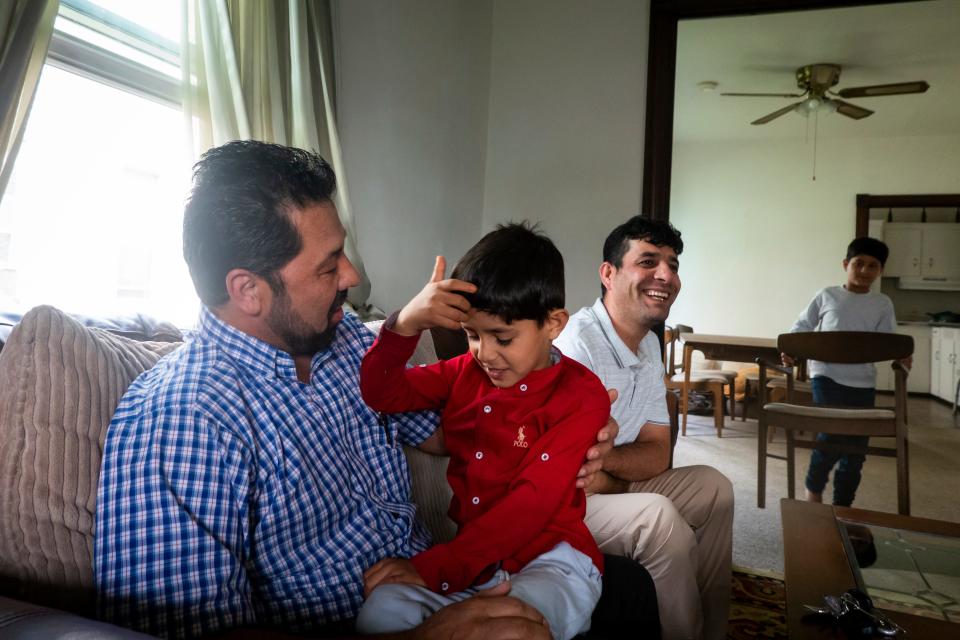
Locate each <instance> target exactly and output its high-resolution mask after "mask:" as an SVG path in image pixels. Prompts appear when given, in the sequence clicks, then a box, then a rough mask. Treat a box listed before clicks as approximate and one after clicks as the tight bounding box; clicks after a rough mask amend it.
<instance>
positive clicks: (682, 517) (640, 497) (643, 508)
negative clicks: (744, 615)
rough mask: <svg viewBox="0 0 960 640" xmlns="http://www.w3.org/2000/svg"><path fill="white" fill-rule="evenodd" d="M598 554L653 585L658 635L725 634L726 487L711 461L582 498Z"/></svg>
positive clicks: (729, 499) (710, 637)
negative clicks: (636, 568) (613, 557)
mask: <svg viewBox="0 0 960 640" xmlns="http://www.w3.org/2000/svg"><path fill="white" fill-rule="evenodd" d="M586 523H587V527H589V528H590V532H591V533H592V534H593V537H594V538H595V539H596V541H597V544H598V545H599V546H600V549H601V550H602V551H603V552H604V553H610V554H617V555H624V556H627V557H631V558H633V559H634V560H636V561H637V562H639V563H640V564H642V565H643V566H644V567H645V568H646V569H647V571H649V572H650V575H651V576H652V577H653V581H654V583H655V584H656V586H657V602H658V608H659V610H660V624H661V625H662V627H663V640H676V639H684V640H686V639H692V640H699V638H706V639H707V640H714V639H716V638H725V637H726V633H727V620H728V617H729V612H730V581H731V567H730V564H731V556H732V548H733V547H732V545H733V487H732V486H731V484H730V481H729V480H728V479H727V477H726V476H724V475H723V474H721V473H720V472H719V471H717V470H716V469H714V468H712V467H707V466H700V465H698V466H691V467H681V468H679V469H669V470H667V471H665V472H663V473H661V474H660V475H658V476H656V477H654V478H651V479H649V480H645V481H643V482H634V483H632V484H631V485H630V492H629V493H618V494H607V495H593V496H590V497H589V498H588V499H587V517H586Z"/></svg>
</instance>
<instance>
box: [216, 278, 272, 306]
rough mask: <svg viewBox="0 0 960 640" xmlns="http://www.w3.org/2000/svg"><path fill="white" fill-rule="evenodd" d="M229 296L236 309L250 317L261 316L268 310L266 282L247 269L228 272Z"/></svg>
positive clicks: (267, 286)
mask: <svg viewBox="0 0 960 640" xmlns="http://www.w3.org/2000/svg"><path fill="white" fill-rule="evenodd" d="M226 285H227V295H228V296H230V304H232V305H233V307H234V308H235V309H237V310H238V311H240V312H242V313H243V314H244V315H248V316H259V315H260V314H261V313H263V312H264V311H265V310H266V309H267V301H268V300H269V297H268V296H266V292H265V290H266V289H269V285H268V284H267V282H266V280H264V279H263V278H261V277H260V276H258V275H256V274H255V273H253V272H252V271H247V270H246V269H231V270H230V271H229V272H227V279H226Z"/></svg>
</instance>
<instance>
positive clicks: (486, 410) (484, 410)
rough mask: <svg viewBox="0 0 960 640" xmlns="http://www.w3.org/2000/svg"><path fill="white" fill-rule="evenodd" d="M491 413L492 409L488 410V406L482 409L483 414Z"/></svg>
mask: <svg viewBox="0 0 960 640" xmlns="http://www.w3.org/2000/svg"><path fill="white" fill-rule="evenodd" d="M491 411H493V409H492V408H490V405H485V406H484V407H483V412H484V413H490V412H491Z"/></svg>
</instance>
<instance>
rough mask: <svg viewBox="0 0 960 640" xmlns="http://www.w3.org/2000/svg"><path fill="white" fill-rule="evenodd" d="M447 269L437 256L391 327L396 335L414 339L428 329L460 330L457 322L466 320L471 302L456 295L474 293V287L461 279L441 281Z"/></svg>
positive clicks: (441, 257)
mask: <svg viewBox="0 0 960 640" xmlns="http://www.w3.org/2000/svg"><path fill="white" fill-rule="evenodd" d="M446 268H447V261H446V260H444V258H443V256H437V261H436V262H435V263H434V265H433V274H432V275H431V276H430V281H429V282H428V283H427V284H426V286H425V287H424V288H423V289H421V290H420V293H418V294H417V295H416V296H415V297H414V298H413V300H411V301H410V302H408V303H407V304H406V306H405V307H404V308H403V309H401V310H400V314H399V315H398V316H397V322H396V323H395V324H394V325H393V327H391V329H392V330H393V331H394V332H395V333H399V334H400V335H402V336H415V335H417V334H419V333H420V332H421V331H423V330H424V329H430V328H431V327H445V328H447V329H459V328H460V323H461V322H463V321H464V320H466V319H467V312H468V311H469V310H470V303H469V302H467V299H466V298H464V297H463V296H462V295H460V293H458V292H463V293H475V292H476V290H477V287H476V286H475V285H473V284H470V283H469V282H464V281H463V280H452V279H450V280H444V279H443V272H444V271H446Z"/></svg>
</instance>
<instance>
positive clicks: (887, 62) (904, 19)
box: [674, 0, 960, 140]
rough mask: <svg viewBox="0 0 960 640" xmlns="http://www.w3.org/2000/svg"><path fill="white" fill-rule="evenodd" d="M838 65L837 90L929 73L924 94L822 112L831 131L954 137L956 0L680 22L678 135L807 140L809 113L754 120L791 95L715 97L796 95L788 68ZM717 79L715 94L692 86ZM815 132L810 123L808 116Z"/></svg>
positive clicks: (957, 127) (957, 115) (957, 126)
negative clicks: (863, 112) (852, 112)
mask: <svg viewBox="0 0 960 640" xmlns="http://www.w3.org/2000/svg"><path fill="white" fill-rule="evenodd" d="M817 62H831V63H836V64H839V65H841V66H842V67H843V70H842V72H841V74H840V82H839V84H837V86H836V87H834V90H839V89H843V88H845V87H859V86H865V85H873V84H888V83H893V82H907V81H911V80H926V81H927V82H928V83H930V89H929V90H928V91H927V92H926V93H922V94H910V95H900V96H885V97H876V98H856V99H853V98H851V99H849V100H848V102H851V103H853V104H857V105H860V106H863V107H865V108H867V109H872V110H873V111H875V113H874V114H873V115H871V116H869V117H867V118H864V119H862V120H852V119H850V118H847V117H845V116H842V115H840V114H836V113H833V114H825V113H823V112H821V113H820V114H819V120H818V128H819V134H820V135H821V136H822V135H829V136H831V137H897V136H936V135H953V136H958V135H960V0H931V1H927V2H912V3H901V4H892V5H878V6H868V7H855V8H848V9H828V10H822V11H800V12H791V13H778V14H769V15H758V16H744V17H735V18H715V19H708V20H683V21H681V22H680V25H679V33H678V41H677V82H676V94H675V105H676V106H675V112H674V138H675V139H677V140H710V139H741V140H760V139H764V140H766V139H777V138H797V137H799V138H803V137H804V135H806V131H807V122H806V121H805V118H804V117H803V116H801V115H799V114H797V113H793V112H791V113H787V114H786V115H783V116H781V117H779V118H777V119H776V120H773V121H772V122H769V123H767V124H765V125H760V126H752V125H750V122H751V121H753V120H756V119H757V118H759V117H761V116H764V115H766V114H768V113H770V112H772V111H776V110H777V109H779V108H781V107H785V106H787V105H788V104H790V103H791V102H796V101H797V99H791V98H740V97H731V96H721V95H720V93H721V92H723V91H736V92H764V93H800V91H799V90H798V89H797V84H796V80H795V78H794V71H795V70H796V68H797V67H800V66H803V65H806V64H812V63H817ZM705 80H712V81H714V82H717V83H718V84H719V86H718V87H717V90H716V91H715V92H713V93H704V92H702V91H701V90H700V89H698V88H697V83H699V82H701V81H705ZM811 135H812V121H811Z"/></svg>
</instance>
